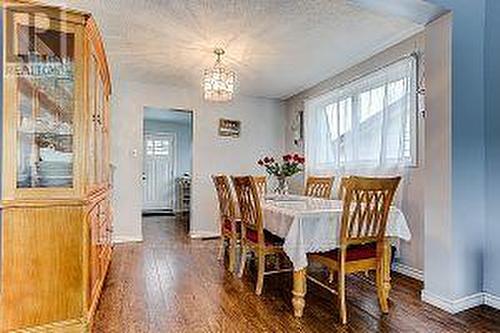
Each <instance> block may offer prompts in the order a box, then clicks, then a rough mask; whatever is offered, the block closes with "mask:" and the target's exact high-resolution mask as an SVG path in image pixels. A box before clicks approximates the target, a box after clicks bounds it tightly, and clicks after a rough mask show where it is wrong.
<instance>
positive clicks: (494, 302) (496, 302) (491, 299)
mask: <svg viewBox="0 0 500 333" xmlns="http://www.w3.org/2000/svg"><path fill="white" fill-rule="evenodd" d="M484 304H486V305H488V306H491V307H492V308H495V309H497V310H500V297H498V296H495V295H492V294H488V293H485V294H484Z"/></svg>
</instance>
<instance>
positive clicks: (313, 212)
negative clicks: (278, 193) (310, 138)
mask: <svg viewBox="0 0 500 333" xmlns="http://www.w3.org/2000/svg"><path fill="white" fill-rule="evenodd" d="M342 205H343V203H342V201H339V200H325V199H317V198H309V197H302V196H289V197H287V198H282V199H278V198H274V199H267V200H265V202H264V203H263V214H264V228H265V229H267V230H268V231H270V232H272V233H273V234H275V235H276V236H279V237H281V238H284V239H285V243H284V245H283V248H284V251H285V253H286V254H287V255H288V257H289V258H290V260H291V261H292V263H293V267H294V270H296V271H297V270H301V269H303V268H305V267H307V255H306V254H307V253H310V252H325V251H330V250H333V249H335V248H337V247H338V245H339V244H338V241H339V234H340V221H341V216H342ZM386 235H387V236H389V237H394V238H401V239H403V240H406V241H408V240H410V239H411V233H410V229H409V228H408V224H407V222H406V219H405V217H404V215H403V213H402V212H401V211H400V210H399V209H398V208H396V207H392V208H391V210H390V213H389V218H388V221H387V231H386Z"/></svg>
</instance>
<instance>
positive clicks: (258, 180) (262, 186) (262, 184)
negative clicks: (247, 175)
mask: <svg viewBox="0 0 500 333" xmlns="http://www.w3.org/2000/svg"><path fill="white" fill-rule="evenodd" d="M253 180H254V181H255V185H256V186H257V192H259V196H260V198H261V199H263V198H264V197H265V196H266V193H267V177H266V176H253Z"/></svg>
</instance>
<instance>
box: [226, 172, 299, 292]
mask: <svg viewBox="0 0 500 333" xmlns="http://www.w3.org/2000/svg"><path fill="white" fill-rule="evenodd" d="M232 180H233V185H234V189H235V191H236V197H237V198H238V204H239V206H240V213H241V256H240V260H241V263H240V271H239V274H238V275H239V276H240V277H242V276H243V273H244V271H245V264H246V261H247V252H248V251H251V252H253V253H254V254H255V257H256V258H257V284H256V287H255V293H256V294H257V295H260V294H261V293H262V287H263V285H264V276H265V275H270V274H275V273H281V272H284V271H290V270H274V271H267V272H266V271H265V268H266V257H267V256H270V255H283V254H284V252H283V242H284V240H283V239H282V238H280V237H278V236H275V235H273V234H272V233H270V232H269V231H267V230H265V229H264V222H263V218H262V208H261V201H260V200H259V193H258V188H257V185H256V183H255V179H254V178H253V177H252V176H245V177H232Z"/></svg>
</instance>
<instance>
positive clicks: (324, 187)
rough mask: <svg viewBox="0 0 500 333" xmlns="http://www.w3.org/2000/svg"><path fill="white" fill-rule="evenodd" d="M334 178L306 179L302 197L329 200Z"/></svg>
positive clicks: (312, 177)
mask: <svg viewBox="0 0 500 333" xmlns="http://www.w3.org/2000/svg"><path fill="white" fill-rule="evenodd" d="M333 181H334V177H314V176H309V177H307V181H306V189H305V191H304V195H305V196H307V197H315V198H323V199H329V198H330V196H331V194H332V186H333Z"/></svg>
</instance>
